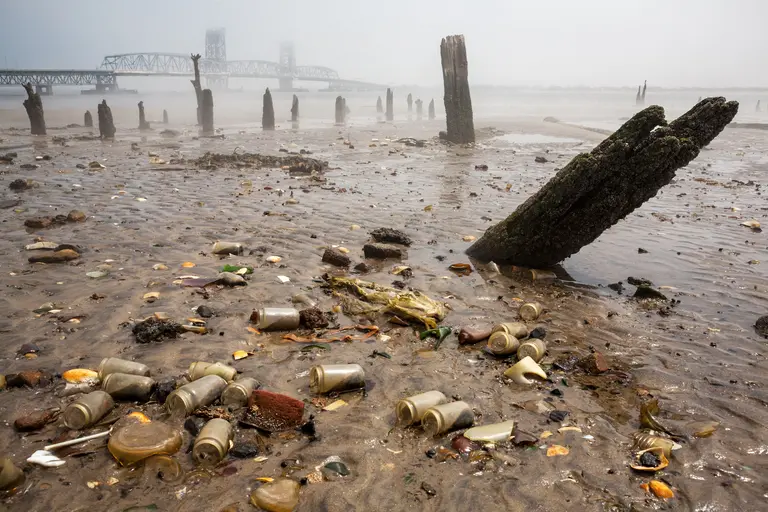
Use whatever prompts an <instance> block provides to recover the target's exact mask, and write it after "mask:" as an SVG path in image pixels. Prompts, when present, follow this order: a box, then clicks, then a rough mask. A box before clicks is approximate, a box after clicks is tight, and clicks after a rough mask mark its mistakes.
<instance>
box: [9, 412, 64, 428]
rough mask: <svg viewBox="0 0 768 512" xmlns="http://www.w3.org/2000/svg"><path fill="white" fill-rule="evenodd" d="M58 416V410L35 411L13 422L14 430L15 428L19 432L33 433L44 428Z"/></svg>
mask: <svg viewBox="0 0 768 512" xmlns="http://www.w3.org/2000/svg"><path fill="white" fill-rule="evenodd" d="M57 416H58V409H51V410H48V411H35V412H32V413H29V414H25V415H24V416H20V417H18V418H16V420H15V421H14V422H13V428H15V429H16V431H17V432H32V431H34V430H39V429H41V428H43V427H44V426H46V425H47V424H48V423H50V422H51V421H53V420H54V419H55V418H56V417H57Z"/></svg>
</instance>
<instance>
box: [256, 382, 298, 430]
mask: <svg viewBox="0 0 768 512" xmlns="http://www.w3.org/2000/svg"><path fill="white" fill-rule="evenodd" d="M254 406H256V407H254ZM303 417H304V402H302V401H301V400H296V399H295V398H292V397H290V396H287V395H281V394H279V393H273V392H271V391H265V390H263V389H257V390H255V391H254V392H253V393H251V396H250V397H249V398H248V410H247V411H246V414H245V416H244V418H243V419H244V422H246V423H247V424H248V425H253V426H255V427H257V428H260V429H262V430H266V431H267V432H282V431H284V430H290V429H293V428H296V427H298V426H299V425H301V423H302V419H303Z"/></svg>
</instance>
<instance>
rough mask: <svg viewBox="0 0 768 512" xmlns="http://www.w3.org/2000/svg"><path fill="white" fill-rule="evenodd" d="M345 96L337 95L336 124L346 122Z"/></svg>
mask: <svg viewBox="0 0 768 512" xmlns="http://www.w3.org/2000/svg"><path fill="white" fill-rule="evenodd" d="M344 107H345V104H344V98H342V97H341V96H336V110H335V112H336V116H335V120H336V124H344Z"/></svg>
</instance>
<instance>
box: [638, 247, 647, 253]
mask: <svg viewBox="0 0 768 512" xmlns="http://www.w3.org/2000/svg"><path fill="white" fill-rule="evenodd" d="M637 254H648V251H647V250H646V249H643V248H642V247H638V248H637Z"/></svg>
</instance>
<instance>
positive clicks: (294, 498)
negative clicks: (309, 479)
mask: <svg viewBox="0 0 768 512" xmlns="http://www.w3.org/2000/svg"><path fill="white" fill-rule="evenodd" d="M300 488H301V485H300V484H299V482H297V481H295V480H291V479H290V478H276V479H274V480H273V481H271V482H268V483H265V484H263V485H262V486H260V487H258V488H257V489H255V490H254V491H253V492H252V493H251V504H252V505H253V506H254V507H257V508H261V509H263V510H266V511H267V512H293V510H294V509H295V508H296V506H297V505H298V504H299V489H300Z"/></svg>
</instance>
